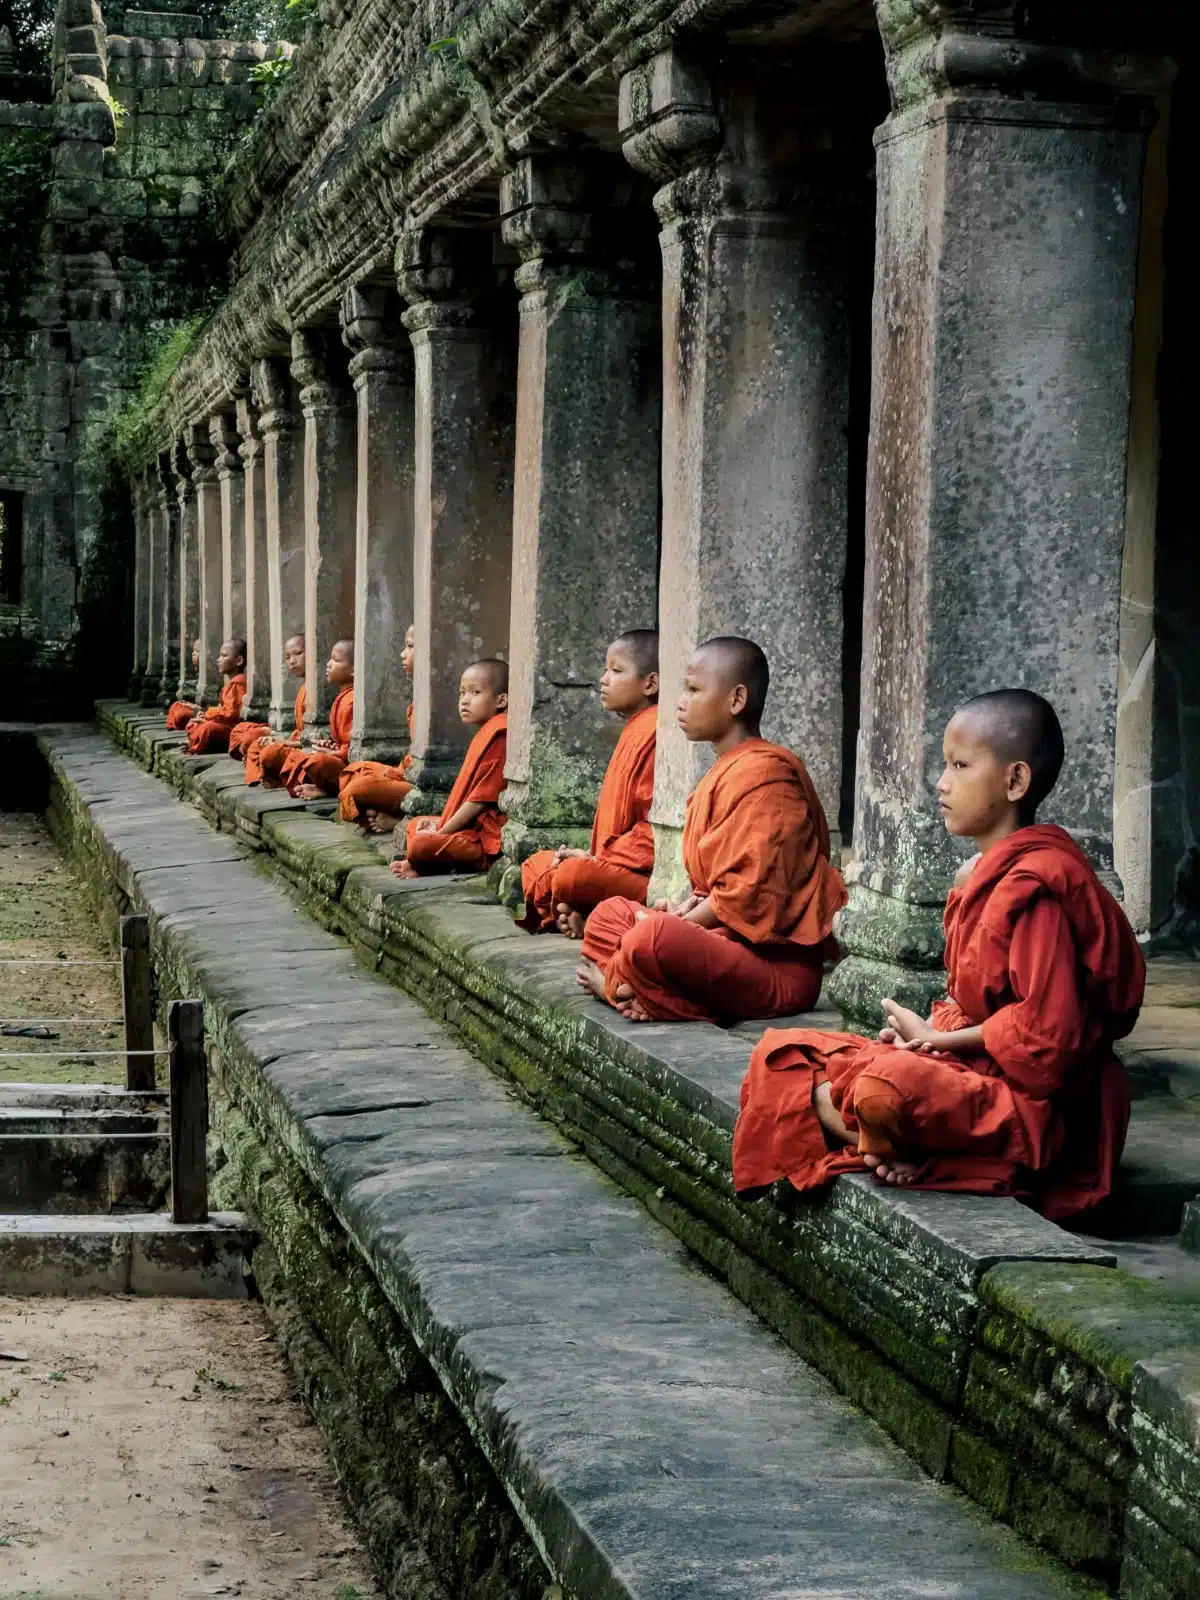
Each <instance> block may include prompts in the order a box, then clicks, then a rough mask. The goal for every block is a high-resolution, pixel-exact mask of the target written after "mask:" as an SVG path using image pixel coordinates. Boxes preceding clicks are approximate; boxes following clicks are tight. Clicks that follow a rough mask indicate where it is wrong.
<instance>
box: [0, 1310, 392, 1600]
mask: <svg viewBox="0 0 1200 1600" xmlns="http://www.w3.org/2000/svg"><path fill="white" fill-rule="evenodd" d="M13 1349H16V1350H18V1351H21V1352H22V1353H24V1354H27V1355H28V1356H29V1360H28V1362H24V1363H21V1364H19V1365H17V1364H13V1363H10V1362H7V1361H0V1594H3V1595H5V1596H7V1597H9V1600H18V1597H25V1600H33V1597H35V1596H36V1597H43V1596H45V1597H48V1596H51V1595H54V1596H67V1595H69V1596H73V1597H76V1600H80V1597H85V1596H86V1597H87V1600H93V1597H96V1600H99V1597H101V1596H103V1597H105V1600H108V1597H113V1600H118V1597H119V1600H143V1597H153V1600H193V1597H200V1596H207V1595H241V1596H244V1597H246V1600H275V1597H277V1596H278V1597H283V1596H287V1597H289V1600H297V1597H304V1596H312V1597H313V1600H377V1597H378V1595H379V1590H378V1589H377V1588H376V1587H375V1585H374V1584H373V1583H372V1581H371V1579H370V1577H369V1567H368V1564H367V1561H366V1559H365V1557H364V1555H363V1553H362V1551H361V1548H360V1546H359V1544H358V1542H357V1540H356V1538H355V1535H354V1533H353V1531H352V1529H351V1528H350V1526H349V1524H348V1522H347V1520H346V1518H345V1516H344V1515H343V1512H342V1509H341V1505H340V1502H339V1500H338V1496H337V1491H336V1487H335V1485H334V1481H333V1474H332V1471H331V1469H330V1465H329V1461H328V1458H327V1457H326V1455H325V1453H324V1449H323V1446H322V1441H321V1436H320V1434H319V1433H318V1431H317V1429H316V1427H315V1425H314V1424H313V1423H312V1421H311V1420H310V1419H309V1417H308V1415H307V1413H306V1412H305V1410H304V1408H303V1406H302V1405H301V1403H300V1400H299V1398H298V1397H297V1395H296V1393H295V1390H294V1388H293V1386H292V1383H291V1380H290V1378H289V1376H288V1374H287V1373H286V1372H285V1370H284V1368H283V1366H282V1364H281V1362H280V1359H279V1356H278V1354H277V1348H276V1344H275V1340H274V1337H273V1336H272V1335H271V1333H270V1324H269V1323H268V1321H267V1318H266V1315H265V1313H264V1311H263V1309H262V1307H261V1306H259V1305H245V1304H214V1303H206V1302H202V1301H183V1300H138V1299H113V1300H14V1299H5V1298H2V1297H0V1350H13Z"/></svg>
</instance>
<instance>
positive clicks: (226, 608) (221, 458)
mask: <svg viewBox="0 0 1200 1600" xmlns="http://www.w3.org/2000/svg"><path fill="white" fill-rule="evenodd" d="M208 436H209V438H210V440H211V441H212V447H213V452H214V455H213V465H214V466H215V467H216V469H217V482H218V484H219V485H220V490H221V631H222V634H223V636H224V638H226V639H244V638H245V637H246V500H245V490H244V486H243V481H242V458H241V456H240V455H239V454H238V445H239V443H240V440H239V438H238V432H237V428H236V426H235V419H234V418H233V416H231V415H230V414H229V413H228V412H225V411H218V412H215V413H214V414H213V416H211V417H210V418H209V419H208Z"/></svg>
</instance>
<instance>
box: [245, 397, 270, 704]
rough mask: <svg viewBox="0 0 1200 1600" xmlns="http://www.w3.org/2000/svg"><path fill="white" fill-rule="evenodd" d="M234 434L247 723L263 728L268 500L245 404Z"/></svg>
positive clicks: (250, 405) (250, 406)
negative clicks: (240, 503) (240, 505)
mask: <svg viewBox="0 0 1200 1600" xmlns="http://www.w3.org/2000/svg"><path fill="white" fill-rule="evenodd" d="M237 431H238V434H239V436H240V438H241V444H240V446H239V448H238V454H239V455H240V456H241V460H242V482H243V485H244V495H245V506H244V517H243V528H242V560H243V563H244V567H243V570H244V572H245V580H246V587H245V609H246V617H245V624H246V699H245V701H244V703H243V712H242V714H243V716H244V717H245V719H246V721H247V722H266V720H267V718H268V717H269V715H270V712H271V607H270V600H269V593H270V589H269V584H268V580H267V566H268V553H267V497H266V485H265V481H264V476H265V475H264V471H263V456H264V447H263V441H262V435H261V434H260V432H259V430H258V413H257V411H256V410H255V407H254V402H253V401H252V400H249V399H242V400H239V401H238V407H237Z"/></svg>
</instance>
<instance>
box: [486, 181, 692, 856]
mask: <svg viewBox="0 0 1200 1600" xmlns="http://www.w3.org/2000/svg"><path fill="white" fill-rule="evenodd" d="M618 176H620V177H621V178H622V179H623V181H624V183H625V185H626V187H628V174H627V173H620V172H619V169H618ZM612 177H613V175H612V174H611V173H610V172H609V171H608V170H607V168H606V166H605V165H604V164H600V165H597V164H596V163H594V162H593V163H589V164H583V163H580V162H568V161H565V160H563V159H562V158H559V157H526V158H525V159H523V160H521V161H519V162H518V163H517V165H516V167H515V168H514V169H513V170H512V171H511V172H510V173H509V174H507V175H506V177H505V178H504V180H503V182H502V184H501V195H500V203H501V209H502V212H503V218H504V220H503V234H504V239H505V241H506V242H507V243H509V244H511V245H513V246H514V247H515V248H516V249H517V250H519V251H520V253H521V256H522V258H523V260H522V265H521V266H520V268H519V269H518V271H517V275H516V285H517V288H518V289H519V290H520V291H521V307H520V346H519V356H518V379H517V430H516V471H515V485H514V497H513V585H512V620H511V632H512V645H513V649H512V668H511V676H510V685H509V690H510V692H509V734H508V767H507V776H508V790H507V795H506V799H505V809H506V811H507V813H508V818H509V821H508V824H507V826H506V828H505V834H504V841H505V854H506V856H507V857H508V858H509V859H510V860H511V861H513V862H514V863H515V862H517V861H519V860H520V859H521V858H522V857H523V856H525V855H527V854H529V852H530V851H531V850H534V849H538V848H541V847H542V846H544V845H548V844H557V843H560V842H562V841H564V840H567V841H573V842H576V843H579V844H584V843H586V842H587V837H588V834H589V832H590V829H591V823H592V815H593V812H594V810H595V804H596V796H597V793H598V791H599V786H600V780H601V778H602V777H603V774H604V767H605V765H606V763H607V761H608V757H609V755H610V754H611V752H612V746H613V738H614V734H615V731H616V730H615V729H614V727H613V724H612V719H611V718H610V717H607V716H606V715H605V713H604V711H603V710H602V708H601V706H600V700H599V696H598V694H597V692H596V680H597V678H598V677H599V675H600V672H601V670H602V668H603V664H604V653H605V648H606V646H607V645H608V644H609V642H610V641H611V640H612V639H613V638H614V637H615V636H616V635H617V634H618V633H620V632H622V631H623V630H624V629H626V628H630V627H642V628H644V627H651V628H652V627H654V626H655V625H656V621H657V614H658V606H657V593H656V590H657V580H658V458H659V420H660V413H661V406H662V384H661V357H660V337H661V336H660V332H659V314H658V306H657V303H656V298H655V291H656V287H657V277H658V274H657V270H655V272H654V276H653V279H652V280H647V279H645V278H643V279H641V280H640V281H639V279H638V278H637V276H636V268H634V267H633V266H631V265H626V266H624V267H622V268H618V267H617V266H616V262H617V261H618V260H619V259H621V258H624V259H625V261H626V262H628V261H629V258H630V257H631V256H633V255H634V253H635V252H634V250H633V249H632V248H631V245H630V241H629V239H628V233H629V228H628V224H627V222H626V220H625V218H624V217H623V216H622V215H621V213H620V212H619V211H617V210H616V209H615V208H614V207H613V204H612V194H611V189H612ZM622 246H623V247H624V248H622ZM656 265H657V264H656ZM652 283H653V285H654V287H653V288H652V287H651V284H652Z"/></svg>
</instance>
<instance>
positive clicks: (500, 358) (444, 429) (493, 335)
mask: <svg viewBox="0 0 1200 1600" xmlns="http://www.w3.org/2000/svg"><path fill="white" fill-rule="evenodd" d="M396 279H397V283H398V284H399V287H400V292H401V294H402V295H403V297H404V298H405V300H406V301H407V302H408V307H409V308H408V310H407V311H406V312H405V314H404V325H405V327H406V328H407V329H408V331H409V333H410V334H411V336H412V345H413V356H414V362H415V369H416V417H415V450H414V456H415V469H414V470H415V489H414V508H415V509H414V516H415V520H414V524H413V609H414V617H415V621H416V644H417V662H416V676H415V679H414V684H413V706H414V723H413V766H412V775H413V777H414V779H415V785H416V793H415V794H414V795H410V797H409V804H410V806H411V807H413V808H415V809H419V810H422V811H430V812H432V811H436V810H438V809H439V808H440V807H441V806H442V805H443V804H444V803H445V798H446V796H447V794H448V793H449V790H450V785H451V784H452V782H453V781H454V776H455V774H456V773H457V771H458V768H459V766H460V765H461V762H462V753H463V750H464V749H465V746H466V735H465V731H464V729H463V726H462V723H461V722H460V721H459V718H458V680H459V677H460V675H461V672H462V668H463V667H464V666H465V665H466V664H467V663H468V662H469V661H472V660H477V659H479V658H480V657H481V656H503V657H505V658H506V659H507V656H508V621H509V589H510V582H511V574H512V484H513V435H514V415H515V390H516V362H515V355H516V350H515V346H516V339H515V331H516V330H515V321H516V319H515V317H512V316H511V310H512V308H511V302H509V304H508V305H507V306H506V308H505V309H506V311H507V313H508V315H507V316H502V317H500V318H497V316H496V305H495V302H494V290H495V272H494V270H493V269H492V266H491V240H490V236H489V235H487V234H485V233H483V232H465V231H455V232H451V231H449V230H447V231H445V232H442V231H437V230H431V229H422V230H418V231H415V232H412V233H407V234H404V235H402V236H401V239H400V243H399V245H398V246H397V250H396ZM510 319H511V320H510Z"/></svg>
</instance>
